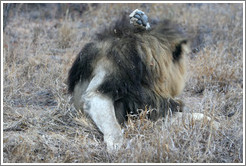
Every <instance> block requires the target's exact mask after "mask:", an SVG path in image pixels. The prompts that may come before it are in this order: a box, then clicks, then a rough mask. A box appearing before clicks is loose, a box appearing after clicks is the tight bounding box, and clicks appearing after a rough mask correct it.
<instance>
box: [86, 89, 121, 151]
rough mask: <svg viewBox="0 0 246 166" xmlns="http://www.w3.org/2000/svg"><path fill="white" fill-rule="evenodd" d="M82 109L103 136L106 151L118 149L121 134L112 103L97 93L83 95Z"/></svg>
mask: <svg viewBox="0 0 246 166" xmlns="http://www.w3.org/2000/svg"><path fill="white" fill-rule="evenodd" d="M83 103H84V104H83V105H84V106H83V109H84V111H85V112H86V113H88V114H89V116H90V117H91V118H92V120H93V121H94V122H95V124H96V125H97V127H98V128H99V130H100V131H101V132H102V133H103V135H104V141H105V142H106V144H107V149H108V150H109V151H113V150H116V149H119V148H120V147H121V145H122V143H123V133H122V131H121V128H120V125H119V123H118V121H117V119H116V116H115V111H114V105H113V101H112V100H111V99H110V98H108V97H107V96H104V95H102V94H101V93H99V92H88V93H86V94H85V95H83Z"/></svg>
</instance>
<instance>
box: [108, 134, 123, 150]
mask: <svg viewBox="0 0 246 166" xmlns="http://www.w3.org/2000/svg"><path fill="white" fill-rule="evenodd" d="M123 140H124V138H123V134H122V133H120V134H117V135H105V136H104V141H105V142H106V144H107V150H108V152H114V151H117V150H119V149H120V148H121V146H122V144H123Z"/></svg>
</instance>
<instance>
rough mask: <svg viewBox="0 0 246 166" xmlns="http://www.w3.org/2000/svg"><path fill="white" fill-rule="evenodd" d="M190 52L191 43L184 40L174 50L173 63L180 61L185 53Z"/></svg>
mask: <svg viewBox="0 0 246 166" xmlns="http://www.w3.org/2000/svg"><path fill="white" fill-rule="evenodd" d="M188 50H189V41H188V40H186V39H185V40H182V41H180V42H179V43H177V44H176V45H175V47H174V50H173V53H172V54H173V61H179V59H180V58H181V57H182V55H183V54H184V53H185V52H188Z"/></svg>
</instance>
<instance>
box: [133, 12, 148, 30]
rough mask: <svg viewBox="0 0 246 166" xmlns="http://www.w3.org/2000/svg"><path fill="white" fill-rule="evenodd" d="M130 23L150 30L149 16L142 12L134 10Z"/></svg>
mask: <svg viewBox="0 0 246 166" xmlns="http://www.w3.org/2000/svg"><path fill="white" fill-rule="evenodd" d="M129 17H130V23H131V24H133V25H134V26H140V27H143V28H145V29H146V30H148V29H150V25H149V22H148V17H147V15H146V14H145V13H144V12H143V11H141V10H138V9H136V10H134V11H133V12H132V13H131V14H130V15H129Z"/></svg>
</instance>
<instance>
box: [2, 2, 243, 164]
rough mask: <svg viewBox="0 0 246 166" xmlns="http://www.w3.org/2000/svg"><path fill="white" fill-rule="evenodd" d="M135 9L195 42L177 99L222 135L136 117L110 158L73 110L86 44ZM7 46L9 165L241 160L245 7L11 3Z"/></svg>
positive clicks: (198, 125)
mask: <svg viewBox="0 0 246 166" xmlns="http://www.w3.org/2000/svg"><path fill="white" fill-rule="evenodd" d="M136 8H138V9H142V10H143V11H145V12H146V13H147V15H148V16H149V18H150V19H153V20H154V19H155V20H157V21H158V20H159V19H162V18H169V19H173V20H174V21H176V22H178V23H180V24H182V25H183V26H184V27H185V28H186V29H187V31H188V32H189V33H190V34H191V35H192V36H193V39H194V40H193V43H192V52H191V53H190V55H189V76H188V78H187V84H186V87H185V90H184V92H183V93H182V95H181V96H179V98H180V99H182V100H183V101H184V102H185V104H186V105H187V106H188V107H189V108H190V111H191V112H193V111H194V112H201V113H204V114H206V115H209V116H211V117H212V118H214V119H216V120H217V121H219V122H220V123H221V128H220V129H219V130H218V131H215V130H213V129H212V128H211V126H210V125H209V124H208V123H205V122H204V123H203V122H200V123H199V122H193V121H192V120H191V121H189V122H186V123H185V122H182V121H180V122H177V123H175V124H170V123H168V121H165V122H162V121H157V122H156V123H153V122H150V121H148V120H146V119H144V118H141V117H140V118H137V119H134V118H130V120H129V122H128V124H127V125H126V126H125V127H124V128H123V129H124V131H125V138H126V139H125V142H124V145H123V148H122V149H120V150H119V151H118V152H117V153H113V154H109V153H107V152H106V146H105V144H104V142H103V137H102V134H101V133H100V132H98V130H97V129H96V128H95V126H94V125H93V124H92V123H91V122H90V120H89V119H88V118H86V117H85V116H84V115H81V114H80V113H79V112H77V111H76V110H75V109H74V107H73V105H72V104H71V103H70V97H71V96H69V95H68V94H67V87H66V78H67V73H68V70H69V68H70V67H71V64H72V62H73V60H74V59H75V57H76V55H77V54H78V52H79V51H80V49H81V48H82V47H83V46H84V44H85V43H87V42H89V41H90V40H91V38H92V37H93V35H94V34H95V33H96V32H99V31H100V30H101V29H103V28H104V27H105V26H109V25H110V22H111V21H115V20H116V19H117V18H118V16H119V15H120V14H121V13H122V12H127V13H130V12H131V11H132V10H134V9H136ZM3 41H4V43H3V53H4V54H3V59H1V60H3V63H4V66H3V70H4V71H3V72H4V75H3V81H4V82H3V84H4V87H3V129H4V131H3V157H4V159H3V161H4V163H23V162H31V163H32V162H39V163H43V162H45V163H64V162H73V163H77V162H78V163H91V162H96V163H107V162H110V163H137V162H139V163H145V162H148V163H159V162H160V163H198V162H199V163H240V162H243V146H244V145H243V61H242V60H243V5H242V4H81V5H71V4H60V6H59V5H57V4H43V5H37V4H36V5H26V4H18V5H14V4H13V5H12V6H11V8H10V9H9V13H8V19H7V22H6V27H5V30H4V34H3Z"/></svg>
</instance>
